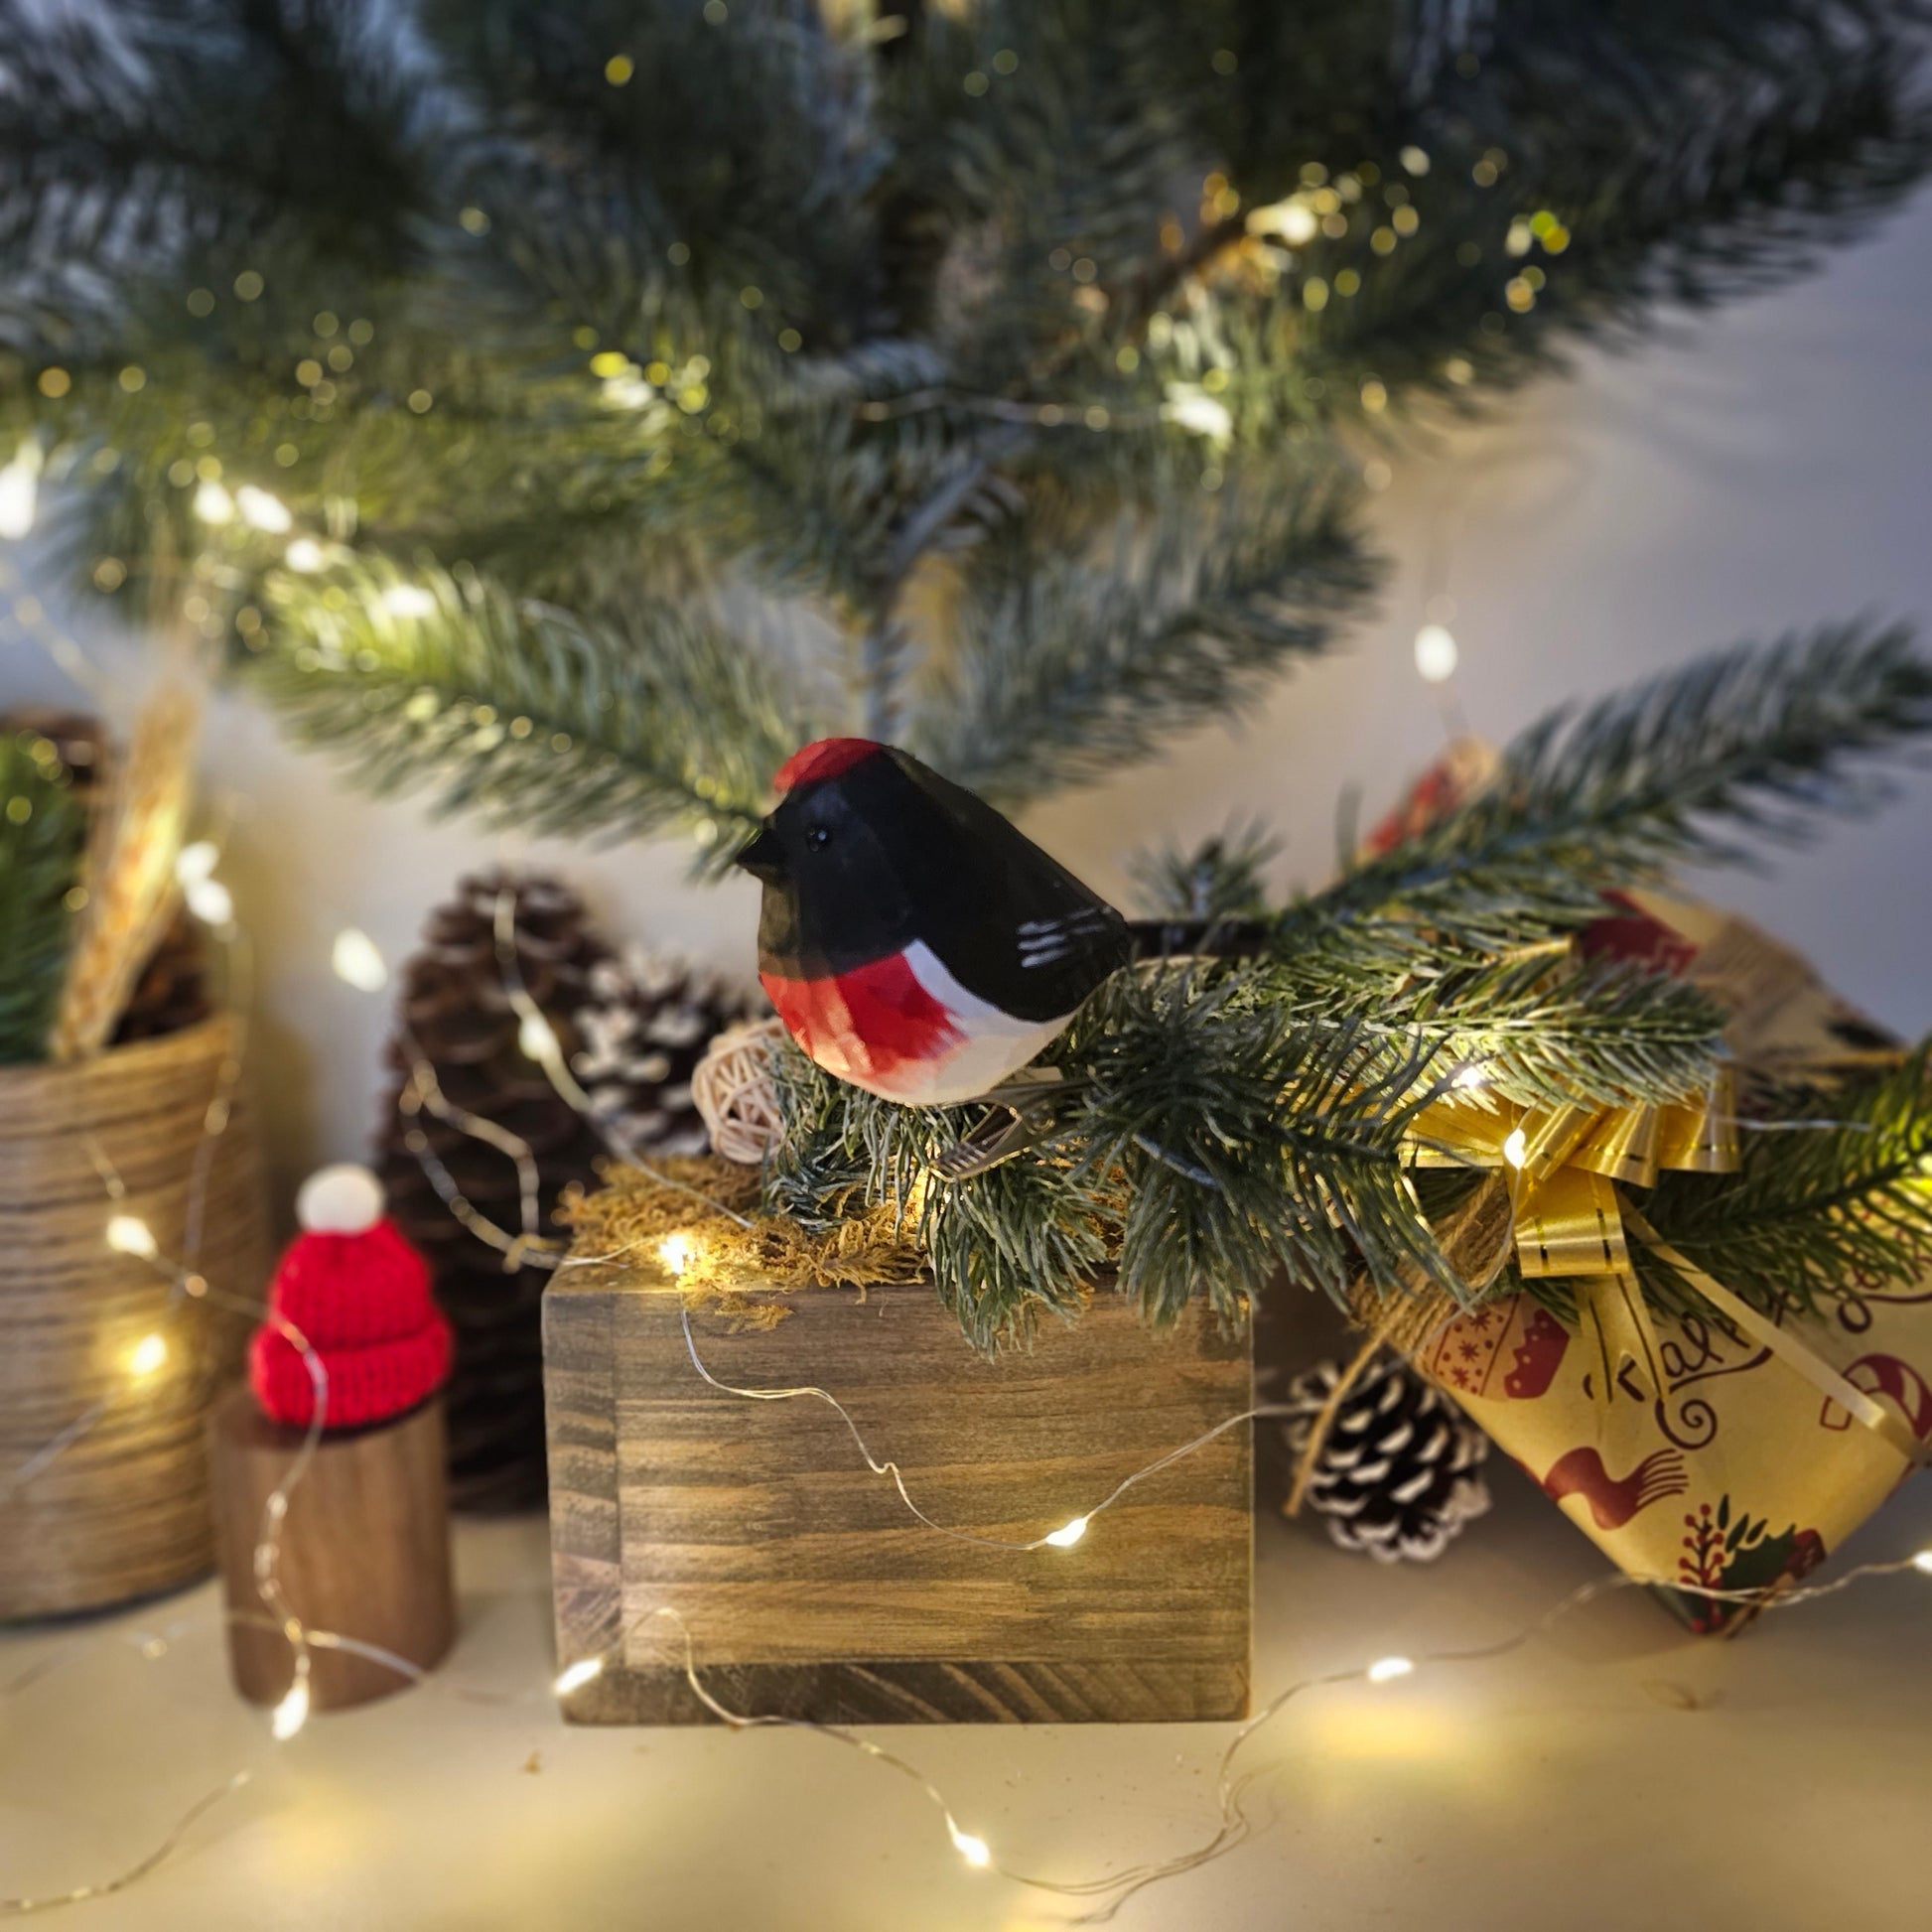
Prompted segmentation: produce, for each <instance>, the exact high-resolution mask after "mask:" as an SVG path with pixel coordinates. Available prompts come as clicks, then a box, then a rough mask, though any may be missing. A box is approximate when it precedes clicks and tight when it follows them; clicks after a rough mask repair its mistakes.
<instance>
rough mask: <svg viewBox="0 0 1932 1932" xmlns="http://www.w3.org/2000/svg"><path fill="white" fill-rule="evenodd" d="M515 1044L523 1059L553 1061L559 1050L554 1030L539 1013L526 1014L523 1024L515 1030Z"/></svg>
mask: <svg viewBox="0 0 1932 1932" xmlns="http://www.w3.org/2000/svg"><path fill="white" fill-rule="evenodd" d="M516 1043H517V1045H518V1046H520V1047H521V1048H522V1049H523V1056H524V1058H525V1059H531V1060H549V1059H555V1058H556V1056H557V1054H558V1051H559V1050H560V1049H559V1047H558V1045H557V1035H556V1030H555V1029H554V1028H553V1027H552V1026H551V1025H550V1022H549V1021H547V1020H546V1019H545V1018H544V1017H543V1015H542V1014H540V1013H526V1014H525V1015H524V1016H523V1023H522V1025H521V1026H519V1027H518V1028H517V1030H516Z"/></svg>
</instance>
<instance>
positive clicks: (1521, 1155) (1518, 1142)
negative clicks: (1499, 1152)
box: [1503, 1127, 1530, 1168]
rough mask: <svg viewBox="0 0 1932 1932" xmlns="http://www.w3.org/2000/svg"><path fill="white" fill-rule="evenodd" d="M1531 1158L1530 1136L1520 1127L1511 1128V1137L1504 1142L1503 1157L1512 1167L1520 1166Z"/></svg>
mask: <svg viewBox="0 0 1932 1932" xmlns="http://www.w3.org/2000/svg"><path fill="white" fill-rule="evenodd" d="M1529 1158H1530V1144H1529V1140H1528V1137H1527V1136H1526V1135H1525V1134H1524V1132H1523V1130H1522V1129H1521V1128H1520V1127H1513V1128H1511V1129H1510V1133H1509V1139H1508V1140H1506V1141H1505V1142H1504V1143H1503V1159H1504V1160H1505V1161H1507V1162H1508V1163H1509V1165H1510V1166H1511V1167H1512V1168H1520V1167H1521V1166H1522V1165H1523V1163H1524V1162H1525V1161H1527V1160H1528V1159H1529Z"/></svg>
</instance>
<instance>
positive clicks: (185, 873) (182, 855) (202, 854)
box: [175, 839, 221, 886]
mask: <svg viewBox="0 0 1932 1932" xmlns="http://www.w3.org/2000/svg"><path fill="white" fill-rule="evenodd" d="M220 857H221V854H220V852H219V851H218V849H217V848H216V846H215V844H214V841H213V840H212V839H197V840H196V841H195V843H194V844H193V845H185V846H183V847H182V849H181V850H180V851H179V852H178V853H176V854H175V878H176V879H177V881H179V882H180V884H182V885H183V886H193V885H196V884H197V883H199V882H200V881H201V880H204V879H207V877H209V875H210V874H212V872H213V871H214V868H215V865H216V863H217V862H218V861H219V859H220Z"/></svg>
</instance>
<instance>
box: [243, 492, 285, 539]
mask: <svg viewBox="0 0 1932 1932" xmlns="http://www.w3.org/2000/svg"><path fill="white" fill-rule="evenodd" d="M234 500H235V508H236V509H238V510H239V511H240V512H241V520H242V521H243V522H244V523H251V524H253V525H254V527H255V528H256V529H258V530H266V531H267V532H268V533H269V535H270V536H280V535H281V534H282V533H283V532H284V531H285V530H287V529H288V528H289V526H290V525H291V524H292V523H293V522H294V521H295V518H294V517H292V516H291V515H290V514H289V506H288V505H287V504H286V503H285V502H283V501H282V499H281V498H280V497H279V496H271V495H270V494H269V493H268V491H267V490H265V489H257V488H256V487H255V485H254V484H253V483H243V484H242V485H241V487H240V488H239V489H237V490H236V491H235V493H234Z"/></svg>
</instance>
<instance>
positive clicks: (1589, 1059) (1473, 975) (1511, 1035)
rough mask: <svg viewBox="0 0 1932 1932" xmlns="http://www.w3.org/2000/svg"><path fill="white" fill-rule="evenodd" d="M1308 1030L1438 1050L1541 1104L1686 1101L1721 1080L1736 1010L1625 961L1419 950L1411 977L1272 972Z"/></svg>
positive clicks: (1462, 1069)
mask: <svg viewBox="0 0 1932 1932" xmlns="http://www.w3.org/2000/svg"><path fill="white" fill-rule="evenodd" d="M1265 978H1266V982H1267V984H1268V987H1269V992H1270V995H1271V997H1273V998H1275V999H1278V1000H1280V1001H1281V1002H1282V1003H1283V1005H1284V1006H1285V1007H1287V1008H1288V1009H1289V1010H1290V1011H1292V1012H1295V1013H1297V1014H1298V1016H1299V1017H1300V1018H1301V1019H1302V1021H1303V1023H1304V1024H1305V1025H1321V1024H1324V1023H1325V1024H1327V1025H1330V1026H1334V1027H1337V1028H1345V1029H1349V1030H1352V1031H1355V1032H1358V1033H1359V1034H1360V1035H1362V1036H1363V1037H1365V1038H1379V1039H1384V1040H1387V1041H1388V1042H1390V1046H1391V1049H1392V1050H1400V1051H1407V1052H1416V1051H1427V1052H1428V1053H1430V1054H1431V1056H1432V1058H1433V1059H1434V1061H1435V1063H1437V1064H1439V1065H1443V1066H1446V1067H1448V1068H1449V1069H1451V1076H1450V1077H1453V1076H1454V1075H1455V1074H1457V1073H1460V1074H1465V1075H1466V1076H1467V1077H1468V1078H1469V1079H1471V1080H1474V1081H1478V1082H1479V1083H1480V1084H1481V1085H1482V1086H1483V1087H1484V1088H1485V1089H1487V1090H1488V1091H1490V1092H1492V1093H1494V1094H1496V1095H1498V1096H1500V1097H1501V1098H1503V1099H1505V1100H1511V1101H1515V1102H1517V1103H1518V1104H1519V1105H1522V1106H1529V1107H1555V1106H1573V1105H1590V1106H1598V1107H1625V1106H1639V1105H1654V1104H1657V1103H1660V1102H1667V1101H1674V1100H1683V1099H1685V1098H1686V1097H1687V1096H1690V1095H1694V1094H1697V1093H1699V1092H1701V1091H1702V1090H1703V1089H1704V1088H1705V1087H1706V1086H1708V1084H1709V1083H1710V1080H1711V1077H1712V1075H1713V1073H1714V1072H1715V1071H1716V1068H1717V1065H1718V1061H1719V1059H1720V1057H1721V1055H1722V1052H1723V1035H1724V1025H1725V1012H1724V1009H1723V1008H1722V1007H1721V1006H1719V1005H1718V1004H1717V1003H1716V1002H1715V1001H1714V1000H1713V999H1712V998H1711V997H1710V996H1709V995H1708V994H1707V993H1705V992H1704V991H1703V990H1702V989H1701V988H1698V987H1695V986H1692V985H1690V984H1689V983H1688V982H1686V981H1684V980H1680V979H1674V978H1672V977H1670V976H1669V975H1667V974H1660V973H1656V972H1652V971H1650V970H1648V969H1646V968H1643V967H1640V966H1633V965H1629V964H1626V963H1622V962H1614V961H1612V962H1591V963H1588V964H1584V965H1579V964H1578V963H1577V962H1576V961H1575V960H1574V959H1573V958H1572V957H1571V956H1570V953H1569V949H1568V948H1567V947H1565V948H1562V949H1561V950H1560V951H1559V952H1558V953H1556V954H1555V955H1554V956H1553V954H1552V952H1551V951H1550V949H1548V948H1538V949H1533V950H1532V951H1531V952H1530V953H1529V954H1528V956H1516V957H1506V958H1504V959H1501V960H1477V959H1471V958H1469V957H1468V956H1467V955H1465V954H1459V953H1457V952H1455V951H1453V950H1446V949H1442V948H1440V947H1439V946H1436V945H1432V944H1431V942H1429V941H1428V940H1426V939H1425V940H1421V941H1419V942H1418V944H1417V946H1416V949H1415V951H1414V953H1413V954H1412V956H1411V960H1410V965H1409V969H1408V970H1407V971H1405V972H1404V973H1403V974H1402V975H1401V976H1400V977H1399V978H1397V979H1394V980H1386V979H1382V978H1379V977H1376V978H1369V979H1361V978H1358V977H1357V976H1356V975H1355V974H1354V973H1353V972H1352V971H1351V970H1350V967H1349V965H1348V963H1347V962H1346V961H1345V960H1344V959H1339V958H1336V957H1334V956H1333V955H1328V956H1323V955H1320V954H1315V955H1312V956H1311V958H1310V959H1309V960H1306V961H1304V960H1296V959H1293V958H1291V959H1289V960H1287V961H1284V962H1283V963H1282V964H1281V965H1280V966H1278V967H1277V968H1275V969H1274V970H1273V971H1272V972H1269V973H1267V974H1266V975H1265Z"/></svg>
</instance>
